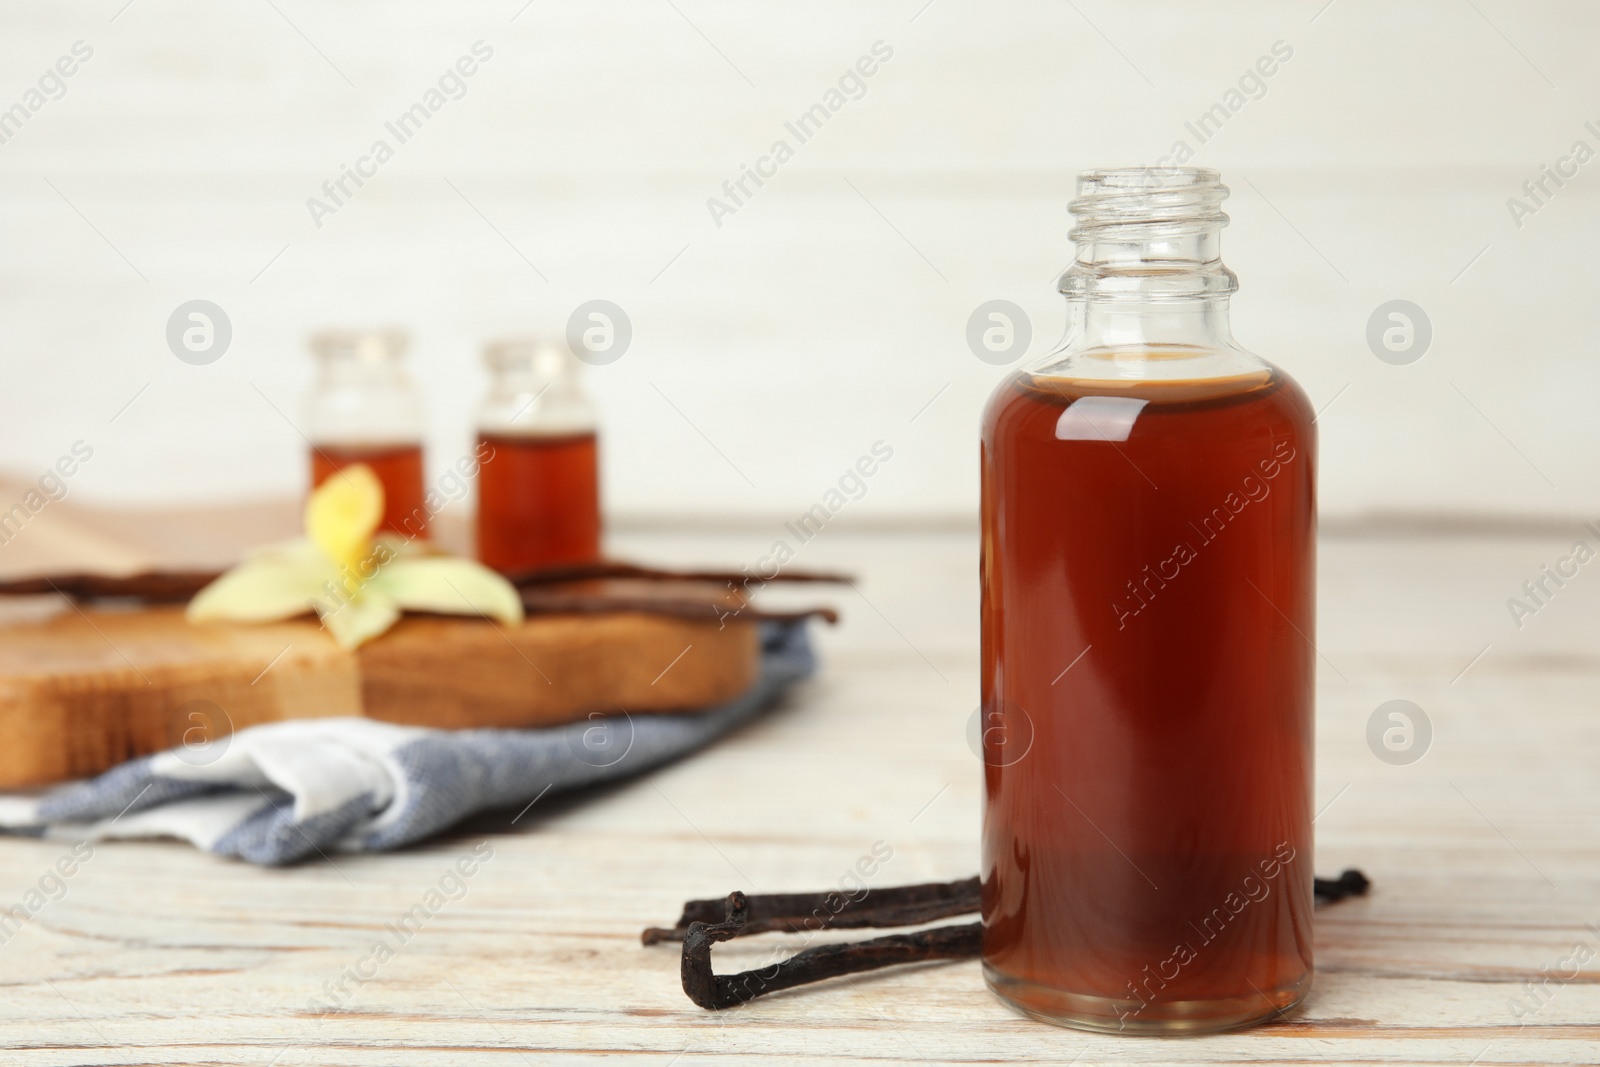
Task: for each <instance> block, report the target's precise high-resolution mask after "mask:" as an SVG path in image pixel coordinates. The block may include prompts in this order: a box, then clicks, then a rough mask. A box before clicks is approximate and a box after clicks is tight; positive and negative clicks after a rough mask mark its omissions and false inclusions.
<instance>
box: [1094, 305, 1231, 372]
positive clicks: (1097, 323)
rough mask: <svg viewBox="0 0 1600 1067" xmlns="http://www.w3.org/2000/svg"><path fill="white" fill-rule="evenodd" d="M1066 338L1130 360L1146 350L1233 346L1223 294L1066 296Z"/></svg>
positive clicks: (1223, 347) (1203, 349) (1207, 349)
mask: <svg viewBox="0 0 1600 1067" xmlns="http://www.w3.org/2000/svg"><path fill="white" fill-rule="evenodd" d="M1067 334H1068V338H1069V340H1070V343H1071V346H1072V347H1073V348H1074V349H1078V350H1101V349H1111V350H1116V352H1117V354H1118V355H1119V358H1120V356H1121V355H1123V354H1125V355H1126V357H1127V358H1134V357H1135V356H1136V354H1137V353H1139V352H1141V351H1146V350H1174V351H1175V350H1180V349H1196V350H1202V351H1215V350H1218V349H1226V348H1231V347H1233V345H1234V340H1233V332H1232V330H1231V328H1230V326H1229V319H1228V298H1227V297H1226V296H1212V297H1191V298H1187V299H1182V300H1170V299H1167V300H1140V299H1130V298H1127V297H1119V298H1116V299H1096V298H1094V297H1069V298H1068V301H1067Z"/></svg>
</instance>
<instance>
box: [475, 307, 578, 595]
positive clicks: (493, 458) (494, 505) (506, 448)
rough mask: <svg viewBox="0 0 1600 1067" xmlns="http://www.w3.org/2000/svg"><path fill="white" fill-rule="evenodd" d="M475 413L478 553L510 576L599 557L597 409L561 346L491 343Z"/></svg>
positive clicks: (575, 364)
mask: <svg viewBox="0 0 1600 1067" xmlns="http://www.w3.org/2000/svg"><path fill="white" fill-rule="evenodd" d="M484 362H485V363H487V364H488V367H489V373H490V378H491V380H490V386H489V395H488V398H487V399H486V400H485V401H484V405H483V409H482V412H481V414H480V415H479V419H478V457H479V461H480V464H481V466H480V468H479V471H478V559H479V560H480V561H481V562H482V563H484V564H485V565H486V566H489V567H493V568H494V569H495V570H498V571H500V572H502V573H505V574H515V573H519V572H523V571H530V570H537V569H539V568H541V567H549V566H554V565H557V564H563V563H584V562H589V561H592V560H597V559H599V558H600V468H599V449H598V444H597V435H596V420H595V412H594V407H593V406H592V405H591V404H590V403H589V398H588V397H587V396H586V395H585V394H584V391H583V387H582V384H581V382H580V381H579V364H578V361H577V360H576V359H575V358H574V357H573V356H572V354H571V353H570V352H568V351H567V349H566V348H565V347H564V346H562V345H559V344H555V343H552V342H548V341H540V340H535V339H531V338H511V339H508V340H504V341H498V342H495V343H493V344H490V345H488V346H487V347H486V348H485V349H484Z"/></svg>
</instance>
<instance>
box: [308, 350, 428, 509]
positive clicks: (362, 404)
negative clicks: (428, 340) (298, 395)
mask: <svg viewBox="0 0 1600 1067" xmlns="http://www.w3.org/2000/svg"><path fill="white" fill-rule="evenodd" d="M409 344H410V338H408V337H407V336H406V334H405V333H403V332H402V331H399V330H328V331H324V332H322V333H319V334H316V335H315V336H313V337H312V338H311V351H312V353H313V354H314V355H315V357H316V360H317V379H316V381H315V383H314V384H313V385H312V389H311V397H310V404H309V420H308V423H309V424H308V426H307V428H306V433H307V435H308V436H309V437H310V440H311V484H312V486H313V487H315V486H318V485H321V484H322V483H323V482H324V481H326V480H327V479H328V478H329V477H330V476H331V475H332V474H333V473H334V472H335V471H338V470H341V469H343V468H344V467H348V466H350V465H351V464H353V463H365V464H367V466H369V467H371V468H372V470H373V473H375V474H376V475H377V476H378V480H379V481H380V482H382V483H383V493H384V508H383V525H382V529H384V530H387V531H390V532H392V533H397V534H400V535H401V536H403V537H408V538H416V537H426V536H427V532H428V510H427V508H426V507H424V505H423V483H422V428H423V422H422V400H421V397H420V396H419V395H418V393H417V390H416V387H415V386H414V385H413V384H412V383H411V379H410V378H409V377H408V376H407V374H406V372H405V366H404V363H403V359H404V356H405V352H406V348H407V347H408V346H409Z"/></svg>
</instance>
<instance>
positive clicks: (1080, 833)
mask: <svg viewBox="0 0 1600 1067" xmlns="http://www.w3.org/2000/svg"><path fill="white" fill-rule="evenodd" d="M1226 195H1227V189H1226V187H1224V186H1223V185H1222V184H1221V182H1220V179H1219V176H1218V175H1217V173H1216V172H1215V171H1211V170H1200V169H1189V168H1184V169H1167V170H1160V171H1152V170H1148V169H1129V170H1108V171H1099V172H1092V173H1088V174H1084V175H1082V176H1081V177H1080V178H1079V180H1078V197H1077V199H1076V200H1074V201H1073V202H1072V206H1071V210H1072V213H1073V214H1074V215H1075V216H1076V220H1077V224H1076V228H1075V229H1074V230H1073V231H1072V238H1073V240H1074V241H1075V242H1076V244H1077V258H1076V262H1075V263H1074V264H1073V265H1072V266H1071V267H1070V268H1069V269H1068V270H1067V271H1066V272H1065V273H1064V274H1063V275H1062V276H1061V281H1060V286H1059V288H1060V290H1061V292H1062V293H1064V294H1065V295H1066V297H1067V302H1068V308H1069V328H1068V333H1067V339H1066V341H1065V342H1064V344H1063V346H1062V347H1061V348H1060V349H1058V350H1057V351H1055V352H1052V353H1050V354H1049V355H1048V356H1046V357H1044V358H1043V359H1041V360H1040V361H1038V362H1037V363H1036V364H1034V365H1032V366H1029V367H1027V368H1025V369H1023V370H1020V371H1018V372H1017V373H1015V374H1013V375H1012V376H1010V377H1009V378H1008V379H1007V380H1005V381H1003V382H1002V383H1001V384H1000V386H999V387H998V388H997V389H996V390H995V392H994V394H993V396H992V397H991V399H990V401H989V404H988V408H987V410H986V412H985V415H984V426H983V446H982V467H983V509H982V510H983V520H982V531H983V533H982V538H983V542H982V616H983V642H982V644H983V649H982V667H983V669H982V687H983V693H982V699H983V704H982V713H983V716H984V719H983V722H984V727H985V729H984V730H983V742H984V743H983V749H984V762H985V805H984V820H983V872H984V874H983V921H984V942H983V957H984V973H985V977H986V979H987V981H988V983H989V985H990V987H991V988H992V989H993V990H994V991H995V992H996V993H998V994H999V995H1000V996H1001V997H1002V998H1004V999H1005V1000H1007V1001H1009V1002H1010V1003H1011V1004H1012V1005H1014V1006H1016V1007H1018V1008H1020V1009H1021V1010H1023V1011H1024V1012H1027V1013H1028V1014H1030V1015H1034V1016H1036V1017H1039V1018H1042V1019H1046V1020H1049V1021H1052V1022H1057V1023H1062V1024H1065V1025H1069V1026H1076V1027H1081V1028H1085V1029H1092V1030H1105V1031H1114V1032H1115V1031H1121V1032H1125V1033H1172V1032H1183V1031H1193V1032H1199V1031H1206V1030H1220V1029H1226V1028H1229V1027H1234V1026H1241V1025H1245V1024H1247V1023H1250V1022H1254V1021H1259V1020H1262V1019H1265V1018H1268V1017H1270V1016H1274V1015H1277V1014H1278V1013H1280V1012H1281V1011H1283V1010H1284V1009H1286V1008H1288V1007H1289V1006H1291V1005H1293V1004H1294V1003H1296V1002H1297V1001H1298V1000H1299V999H1300V998H1301V997H1302V996H1303V995H1304V994H1305V992H1306V990H1307V989H1308V988H1309V986H1310V984H1311V973H1312V961H1311V952H1312V942H1311V906H1312V868H1311V863H1312V854H1311V776H1312V697H1313V667H1314V660H1313V648H1312V644H1311V641H1312V636H1313V610H1312V608H1313V604H1312V597H1313V577H1314V575H1313V567H1314V556H1313V552H1314V528H1315V498H1314V492H1315V489H1314V487H1315V480H1314V463H1315V452H1316V440H1315V431H1314V428H1313V426H1312V420H1313V413H1312V410H1311V407H1310V405H1309V404H1308V403H1307V401H1306V398H1305V395H1304V394H1303V393H1302V392H1301V390H1300V389H1299V387H1298V386H1296V385H1295V383H1294V382H1293V381H1291V380H1290V379H1289V377H1288V376H1287V375H1285V374H1284V373H1283V372H1282V371H1281V370H1278V369H1277V368H1276V367H1274V366H1272V365H1271V364H1269V363H1266V362H1264V361H1262V360H1260V359H1258V358H1257V357H1255V356H1253V355H1251V354H1250V353H1248V352H1246V351H1244V350H1243V349H1242V348H1240V347H1239V345H1238V344H1237V343H1236V342H1235V341H1234V340H1233V337H1232V335H1231V333H1230V331H1229V325H1228V298H1229V295H1230V294H1231V293H1232V292H1233V291H1234V290H1235V288H1236V287H1237V280H1236V278H1235V276H1234V274H1233V272H1232V271H1230V270H1228V269H1227V268H1226V267H1225V266H1223V264H1222V261H1221V259H1220V258H1219V252H1218V246H1219V237H1220V231H1221V229H1222V227H1223V226H1224V225H1225V224H1226V223H1227V216H1226V215H1224V214H1223V213H1222V210H1221V203H1222V200H1223V198H1224V197H1225V196H1226Z"/></svg>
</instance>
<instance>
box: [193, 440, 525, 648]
mask: <svg viewBox="0 0 1600 1067" xmlns="http://www.w3.org/2000/svg"><path fill="white" fill-rule="evenodd" d="M382 519H383V484H382V483H381V482H379V481H378V478H377V475H375V474H373V473H372V468H370V467H368V466H367V465H366V464H364V463H363V464H356V465H355V466H352V467H346V468H345V469H344V470H342V471H340V472H339V474H338V475H335V476H334V477H332V478H329V479H328V480H327V481H325V482H323V483H322V485H320V486H319V487H318V488H317V489H316V491H315V492H313V493H312V494H311V499H310V500H308V501H307V502H306V511H305V528H306V534H307V536H306V538H304V539H302V540H298V541H290V542H287V543H285V544H281V545H273V546H270V547H268V548H264V549H261V550H260V551H258V552H255V553H253V554H252V555H251V556H250V557H249V558H248V559H246V560H245V561H244V562H243V563H241V564H239V565H238V566H237V567H235V568H233V569H232V570H230V571H228V572H227V573H226V574H224V575H223V576H222V577H220V578H218V579H217V580H216V581H214V582H212V583H211V584H210V585H208V586H206V587H205V588H204V589H202V590H200V592H199V593H197V594H195V597H194V599H193V600H191V601H189V609H188V617H189V619H190V621H192V622H203V621H207V620H212V619H227V620H231V621H234V622H272V621H276V620H278V619H287V618H290V617H292V616H295V615H303V614H305V613H306V612H308V611H315V612H316V613H317V615H319V616H320V617H321V618H322V625H323V626H324V627H326V628H327V630H328V632H329V633H330V634H331V635H332V636H333V638H334V640H336V641H338V642H339V644H341V645H343V646H344V647H345V648H355V647H356V646H358V645H360V644H362V643H363V642H366V641H369V640H371V639H372V638H374V637H377V636H378V635H379V634H381V633H383V632H384V631H385V630H387V629H388V628H389V627H390V626H393V625H394V623H395V620H396V619H398V618H399V617H400V612H401V611H402V610H411V611H431V612H440V613H443V614H447V615H486V616H489V617H491V618H496V619H499V620H501V621H502V622H510V623H515V622H521V621H522V598H521V597H520V596H518V595H517V591H516V589H515V588H513V587H512V585H511V583H510V582H508V581H506V580H505V579H504V578H502V577H500V575H498V574H496V573H494V572H493V571H491V570H489V569H488V568H487V567H484V566H483V565H482V564H479V563H475V562H473V561H472V560H467V559H456V558H454V557H451V556H446V555H443V554H442V553H440V552H438V551H437V550H436V549H432V548H430V547H428V546H424V545H417V544H414V543H412V542H410V541H407V540H404V539H402V538H398V537H394V536H392V535H385V536H382V537H378V538H374V537H373V533H374V532H375V531H376V530H377V528H378V523H379V522H380V521H382Z"/></svg>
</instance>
